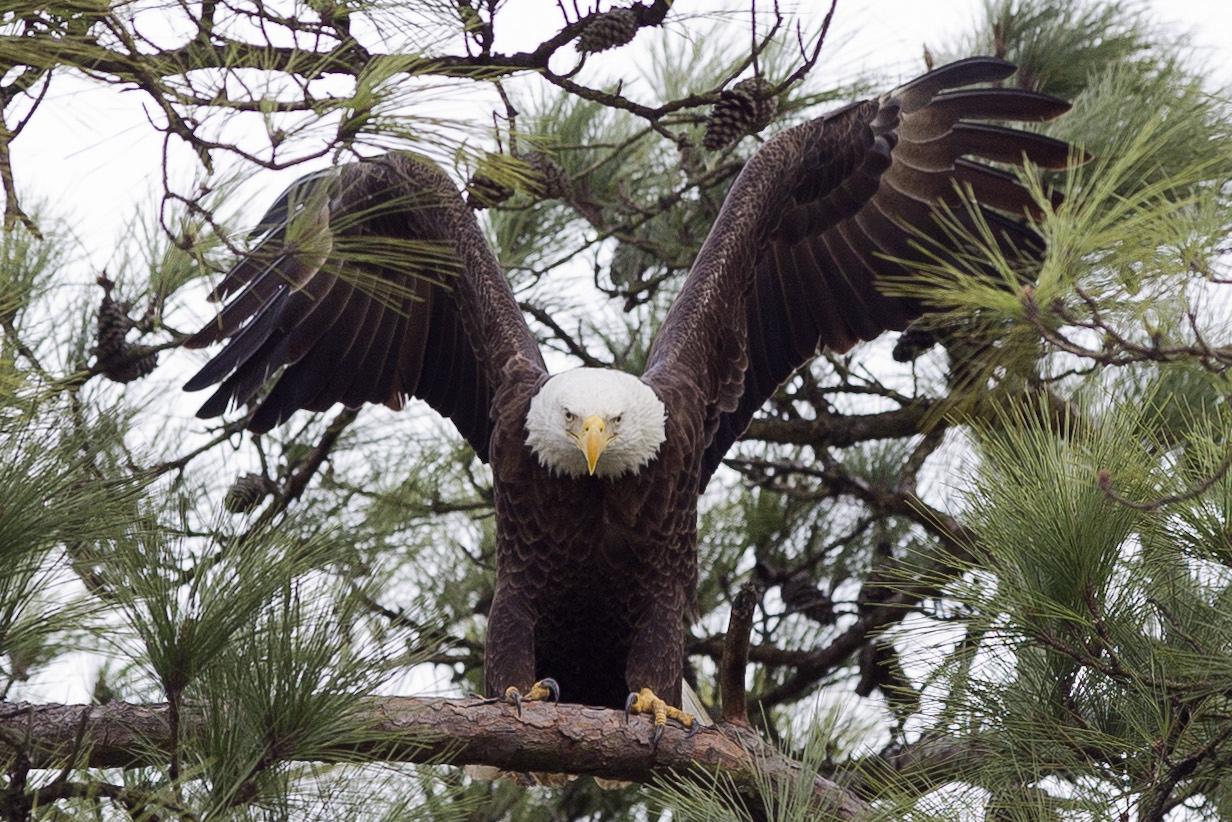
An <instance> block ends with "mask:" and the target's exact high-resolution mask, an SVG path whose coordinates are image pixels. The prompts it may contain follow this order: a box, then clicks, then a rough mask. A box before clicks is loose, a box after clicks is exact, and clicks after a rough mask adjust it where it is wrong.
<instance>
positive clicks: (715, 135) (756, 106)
mask: <svg viewBox="0 0 1232 822" xmlns="http://www.w3.org/2000/svg"><path fill="white" fill-rule="evenodd" d="M770 89H771V86H770V83H768V82H767V81H765V80H763V79H762V78H761V77H750V78H748V79H746V80H741V81H740V82H739V83H736V85H734V86H732V87H731V88H729V89H725V90H724V91H723V92H722V93H721V94H720V96H719V102H717V103H715V106H714V108H713V109H712V110H711V112H710V115H709V116H708V117H706V134H705V136H704V137H703V138H702V145H704V146H705V147H706V148H707V149H708V150H710V151H718V150H719V149H721V148H724V147H726V146H729V145H731V144H732V143H734V142H736V141H737V140H739V139H740V138H741V137H743V136H745V135H746V134H756V133H757V132H759V131H761V130H762V129H763V128H765V127H766V126H768V125H770V121H771V120H772V119H773V118H774V112H775V111H777V110H778V100H776V99H775V98H774V97H771V96H770Z"/></svg>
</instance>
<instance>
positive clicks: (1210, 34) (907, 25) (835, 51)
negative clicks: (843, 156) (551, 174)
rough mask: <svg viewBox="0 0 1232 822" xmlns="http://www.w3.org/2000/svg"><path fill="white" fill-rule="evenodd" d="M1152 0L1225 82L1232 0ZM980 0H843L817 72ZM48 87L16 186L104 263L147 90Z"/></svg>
mask: <svg viewBox="0 0 1232 822" xmlns="http://www.w3.org/2000/svg"><path fill="white" fill-rule="evenodd" d="M814 5H815V6H817V7H824V6H825V5H826V4H824V3H822V2H820V0H818V2H817V3H815V4H814V3H804V4H801V8H812V7H813V6H814ZM1150 5H1151V6H1152V7H1153V8H1154V10H1155V11H1156V14H1157V15H1158V18H1159V19H1160V21H1161V22H1165V23H1166V24H1168V25H1169V26H1170V27H1172V28H1173V29H1174V30H1175V31H1176V33H1177V34H1178V35H1182V34H1183V35H1184V36H1185V37H1186V38H1187V39H1189V40H1190V41H1191V42H1192V44H1193V46H1194V48H1195V50H1196V52H1197V55H1198V56H1199V58H1200V59H1202V60H1204V61H1206V62H1207V63H1208V65H1210V66H1211V67H1212V68H1213V69H1214V70H1215V73H1216V74H1217V75H1218V76H1219V77H1221V78H1222V80H1223V81H1224V82H1228V83H1232V43H1230V42H1229V37H1228V32H1232V3H1228V2H1212V0H1173V1H1172V2H1165V1H1164V0H1155V2H1152V3H1151V4H1150ZM761 6H769V3H768V2H763V3H762V4H761ZM981 6H982V0H927V1H926V0H876V2H868V1H867V0H865V1H863V2H862V1H861V0H839V7H838V13H837V16H836V19H835V24H834V29H833V34H832V37H831V40H830V43H829V44H828V47H827V50H826V52H825V53H824V55H823V58H822V60H821V61H820V63H819V65H818V66H817V67H816V68H815V69H814V76H815V77H816V79H817V80H818V82H819V83H821V84H825V83H826V82H827V81H834V80H840V79H842V78H843V77H846V76H849V75H850V74H851V73H852V72H853V69H856V68H860V67H868V68H876V69H878V70H886V71H887V73H890V74H895V75H897V76H900V77H901V76H907V75H911V74H914V73H916V72H917V71H918V70H919V69H920V66H921V61H920V54H921V49H922V45H923V44H924V43H929V44H931V45H933V46H934V47H936V46H937V45H940V44H944V43H947V42H952V41H953V40H954V39H955V37H956V36H957V35H959V34H960V33H962V32H963V31H966V30H969V29H970V28H971V27H972V23H973V20H974V19H975V18H976V16H977V14H978V10H979V9H980V8H981ZM732 7H733V4H732V3H726V2H715V0H677V2H676V4H675V7H674V9H673V11H672V15H673V16H681V15H697V14H706V13H710V12H714V11H716V10H720V9H722V8H729V9H730V8H732ZM736 7H737V8H740V7H742V6H741V5H739V4H736ZM499 20H500V22H501V24H502V28H500V29H498V33H500V34H501V35H502V36H501V37H500V42H498V45H500V46H501V47H503V48H505V49H510V48H520V47H525V46H528V45H533V44H535V43H537V42H539V41H540V40H542V39H543V38H544V37H546V36H548V35H550V34H551V33H552V32H553V31H555V30H556V28H557V27H558V26H559V21H560V16H559V12H558V11H557V7H556V4H555V2H554V0H509V2H508V3H507V4H506V11H505V12H504V13H503V15H502V17H500V18H499ZM741 24H742V23H741V22H739V21H738V20H733V22H732V23H731V25H733V26H736V25H741ZM626 53H628V56H629V57H630V58H631V59H633V58H635V57H636V53H637V45H636V44H634V45H633V46H629V47H626V48H625V50H624V51H622V52H617V53H616V54H617V55H621V56H623V55H625V54H626ZM49 97H50V99H49V100H48V101H47V103H46V104H45V105H44V106H43V107H42V109H41V110H40V111H39V112H38V113H37V115H36V117H35V118H34V119H33V121H32V122H31V123H30V125H29V127H28V128H27V130H26V131H25V132H24V133H23V134H22V135H21V136H20V138H19V139H18V140H17V141H16V142H15V144H14V147H13V157H14V165H15V173H16V177H17V181H18V184H19V186H20V191H21V192H22V193H23V196H24V197H25V198H26V200H27V202H34V201H37V200H43V201H45V202H47V203H48V204H49V205H50V207H51V211H52V212H53V213H54V214H57V215H61V216H65V217H67V218H69V219H70V220H71V221H72V223H73V225H74V226H75V227H76V230H77V232H78V234H79V236H80V237H81V239H82V242H83V245H84V248H85V250H86V252H87V254H88V255H89V257H90V259H91V262H92V263H93V264H94V265H96V266H98V265H105V264H106V263H107V261H108V257H109V256H111V254H112V252H113V250H114V249H115V248H116V243H117V238H118V237H120V236H122V234H123V232H124V226H125V224H126V222H127V221H128V220H129V219H130V218H131V215H132V213H133V211H134V209H135V207H136V206H137V205H138V204H139V203H148V202H150V201H151V198H152V196H153V193H154V192H157V191H158V190H159V185H160V184H159V174H160V157H161V152H160V139H159V136H158V135H157V134H155V133H154V132H153V131H152V129H151V128H150V127H149V125H148V123H147V121H146V119H145V116H144V114H143V113H142V109H141V105H142V103H143V102H144V100H143V98H142V95H141V94H139V93H137V92H128V93H124V94H120V93H117V92H115V91H113V90H111V89H98V88H94V89H91V88H90V87H89V86H87V85H86V84H85V83H83V82H79V81H77V82H75V81H73V80H72V79H70V78H62V79H61V80H60V81H58V82H56V83H54V84H53V86H52V90H51V93H50V95H49ZM181 172H182V173H183V174H188V173H189V170H188V169H187V168H185V169H181ZM258 182H260V178H259V179H258ZM280 182H281V181H275V180H270V182H269V184H268V186H264V185H259V186H257V190H255V191H253V192H252V197H253V200H254V207H262V206H264V205H265V204H267V203H268V202H269V200H271V199H272V198H273V197H274V195H275V194H276V190H275V189H276V188H277V187H278V186H279V185H280ZM265 188H268V191H266V190H264V189H265Z"/></svg>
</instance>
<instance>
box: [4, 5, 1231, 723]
mask: <svg viewBox="0 0 1232 822" xmlns="http://www.w3.org/2000/svg"><path fill="white" fill-rule="evenodd" d="M405 2H408V3H411V2H415V0H405ZM587 4H588V3H587ZM816 5H817V6H822V3H821V2H820V0H818V2H817V3H816ZM762 6H769V0H763V2H761V3H759V7H762ZM981 6H982V0H879V1H878V2H859V0H839V11H838V15H837V17H836V19H835V25H834V28H833V30H832V35H831V39H830V41H829V43H828V44H827V48H826V50H825V52H823V57H822V59H821V61H820V63H819V64H818V65H817V66H816V68H815V69H814V76H815V78H816V80H817V83H818V85H823V86H824V85H827V84H833V83H837V82H840V81H842V80H844V79H846V78H849V77H850V76H851V75H852V74H854V73H855V72H857V71H858V70H860V69H862V68H868V69H875V70H878V71H880V72H883V73H885V74H886V75H888V76H891V77H898V78H906V77H908V76H911V75H914V74H916V73H918V72H919V71H920V70H921V68H922V61H921V52H922V46H923V45H924V44H925V43H928V44H930V45H931V46H933V47H939V46H942V45H944V44H948V43H952V42H953V41H954V40H955V39H956V38H957V37H958V36H960V35H961V34H962V33H963V32H965V31H968V30H970V29H971V28H972V27H973V24H974V21H975V19H976V18H977V16H978V10H979V9H980V7H981ZM1152 6H1153V7H1154V9H1155V11H1156V14H1157V15H1158V18H1159V20H1160V21H1161V22H1162V23H1165V24H1167V25H1168V26H1169V27H1170V28H1171V29H1172V30H1173V31H1174V32H1175V33H1176V34H1177V35H1178V36H1182V35H1183V36H1185V37H1187V38H1188V39H1189V40H1190V42H1191V43H1192V45H1193V47H1194V49H1195V52H1196V57H1197V58H1198V59H1199V60H1201V61H1203V62H1205V63H1206V64H1207V65H1209V66H1210V67H1211V68H1212V70H1213V74H1214V75H1215V76H1216V77H1218V78H1219V80H1220V81H1221V82H1224V83H1229V84H1232V44H1230V43H1229V42H1228V40H1229V38H1228V32H1232V2H1219V3H1215V2H1211V0H1205V2H1204V1H1203V0H1176V1H1175V2H1162V1H1161V0H1157V1H1156V2H1154V3H1153V4H1152ZM732 7H733V4H732V3H726V2H716V0H677V2H676V4H675V7H674V9H673V11H672V15H673V16H683V15H699V14H708V13H711V12H714V11H717V10H720V9H722V8H728V9H730V8H732ZM736 7H737V8H740V7H741V6H736ZM810 7H811V6H810ZM500 20H501V21H502V22H503V24H504V26H505V27H504V28H503V29H501V30H500V31H501V32H503V35H504V37H503V38H502V40H501V41H500V42H499V43H498V45H500V46H501V48H503V49H506V50H510V49H518V48H525V47H529V46H533V45H534V44H536V43H538V42H540V41H541V40H542V39H543V38H545V37H547V36H549V35H550V34H551V33H553V32H554V31H555V30H556V29H557V28H558V27H559V25H560V17H559V12H558V11H557V7H556V4H555V2H554V0H509V2H508V3H507V4H506V12H505V13H504V16H503V17H502V18H500ZM731 25H732V26H738V25H743V23H742V21H741V20H740V19H736V20H733V21H732V23H731ZM637 54H638V46H637V44H634V45H633V46H629V47H626V49H624V50H623V51H621V52H618V53H617V54H616V55H614V56H613V57H611V58H607V59H610V60H613V61H618V60H620V59H636V55H637ZM616 65H619V63H618V62H616ZM143 102H144V98H143V96H142V95H141V94H139V93H137V92H127V93H118V92H116V91H114V90H112V89H109V88H98V87H97V86H91V85H89V84H87V83H85V82H83V81H79V80H73V79H72V78H59V79H58V80H57V82H55V83H53V86H52V89H51V93H50V95H49V98H48V100H47V101H46V103H45V105H44V106H43V107H42V108H41V109H40V110H39V111H38V113H37V114H36V116H35V118H34V119H33V120H32V121H31V123H30V125H29V127H28V128H27V130H26V131H25V132H24V133H23V134H22V135H21V136H20V137H19V138H18V140H17V141H16V142H15V144H14V146H13V160H14V166H15V169H14V170H15V173H16V177H17V182H18V185H19V190H20V191H21V192H22V195H23V197H24V200H25V203H26V205H27V206H30V205H33V204H34V203H36V202H38V201H43V202H45V203H46V204H47V211H48V212H49V213H50V214H51V215H54V216H56V217H64V218H67V219H69V220H70V221H71V224H72V225H73V227H74V230H75V232H76V234H77V236H78V238H79V239H80V241H81V248H82V255H81V256H79V257H78V258H77V272H76V274H77V275H78V277H79V279H80V281H81V282H83V283H88V282H89V277H90V276H92V274H93V273H94V272H96V271H97V270H98V269H99V268H101V267H104V266H107V265H108V263H109V262H111V263H114V260H112V258H113V256H114V254H115V249H116V248H117V246H118V245H119V244H120V242H121V240H122V238H123V237H124V236H125V233H126V225H127V224H128V223H129V221H130V220H131V219H132V218H133V215H134V214H135V212H136V211H137V209H138V208H139V207H140V206H145V205H149V204H150V203H152V202H155V201H156V197H157V193H158V192H159V191H160V190H161V182H160V175H161V139H160V136H159V135H158V134H157V133H155V132H154V131H153V130H152V129H151V128H150V126H149V124H148V122H147V121H146V118H145V116H144V114H143V112H142V108H141V106H142V103H143ZM176 171H177V173H178V175H179V179H181V180H182V179H184V178H185V177H187V176H188V175H189V174H191V168H189V167H188V166H185V167H184V168H180V169H177V170H176ZM283 182H284V181H280V180H275V179H273V178H272V177H270V176H268V175H264V176H257V177H255V178H254V180H253V182H252V184H251V185H250V186H249V187H248V189H247V192H248V195H249V196H251V199H252V203H251V204H244V205H247V206H248V211H247V215H248V217H249V218H250V219H252V218H255V217H256V216H257V212H256V209H258V208H264V207H265V206H266V205H268V203H269V202H270V201H271V200H272V199H273V197H274V196H275V195H276V193H277V191H278V189H279V188H280V186H281V184H282V183H283ZM113 272H114V268H113ZM205 311H206V308H205V306H204V305H202V313H203V314H204V312H205ZM198 400H199V397H198V398H191V399H190V398H180V402H179V403H178V404H182V405H183V406H184V407H183V413H184V414H185V415H186V416H187V415H188V414H191V412H192V409H193V408H195V405H196V403H197V402H198ZM163 403H164V405H168V407H169V401H168V400H167V399H164V400H163ZM88 680H89V677H87V676H84V675H82V673H81V672H80V671H79V670H72V669H71V668H62V669H60V670H58V671H57V672H54V673H52V674H51V675H50V676H49V677H48V679H47V681H46V687H45V692H46V694H47V696H48V698H54V699H63V700H70V701H71V700H73V699H81V698H83V697H84V696H85V695H86V694H85V689H86V688H87V687H88V685H89V681H88ZM413 690H420V691H422V690H426V689H425V688H423V687H419V688H415V689H413Z"/></svg>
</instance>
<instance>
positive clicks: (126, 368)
mask: <svg viewBox="0 0 1232 822" xmlns="http://www.w3.org/2000/svg"><path fill="white" fill-rule="evenodd" d="M99 365H100V366H101V368H100V370H101V371H102V373H103V376H104V377H106V378H107V379H109V380H112V381H113V382H118V383H129V382H132V381H133V380H139V379H141V378H142V377H144V376H147V375H148V374H149V373H150V372H151V371H153V370H154V369H155V368H156V367H157V366H158V352H157V351H155V350H154V349H153V348H151V347H150V346H148V345H128V344H127V343H125V344H124V345H123V347H122V348H121V349H120V350H119V351H118V352H116V353H114V354H112V355H111V356H109V357H106V358H103V357H101V356H100V357H99Z"/></svg>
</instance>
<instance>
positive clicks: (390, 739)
mask: <svg viewBox="0 0 1232 822" xmlns="http://www.w3.org/2000/svg"><path fill="white" fill-rule="evenodd" d="M87 711H88V712H89V715H88V717H86V718H85V719H86V721H85V722H84V723H83V714H85V713H86V712H87ZM202 724H203V717H202V716H201V714H200V713H199V712H197V711H195V710H194V709H192V708H190V707H188V706H185V709H184V713H183V715H182V716H181V725H182V732H183V733H184V734H185V738H191V735H192V734H193V733H194V732H195V731H197V730H198V729H200V727H201V725H202ZM363 725H364V726H365V727H366V729H367V733H368V736H367V738H368V739H370V740H371V741H370V742H368V743H361V744H359V745H356V744H354V743H353V742H348V743H347V744H346V745H345V746H340V747H339V749H338V750H337V751H336V752H325V753H319V754H317V755H316V756H317V758H318V759H321V760H334V761H339V762H355V761H356V759H357V754H364V755H367V756H370V757H372V758H373V759H374V760H376V759H380V760H384V761H401V762H415V763H436V764H439V763H445V764H449V765H491V766H494V767H497V768H500V769H502V770H507V771H519V772H525V771H549V772H556V773H571V774H586V775H593V776H601V777H607V778H611V779H624V780H632V781H635V782H647V781H650V780H651V779H653V778H656V777H658V778H671V779H679V778H681V776H686V775H689V774H692V775H701V774H705V773H715V772H718V771H722V772H723V773H724V774H725V775H726V776H727V777H729V778H730V779H731V780H732V782H733V783H734V784H735V785H736V786H737V787H738V788H740V789H741V790H742V791H744V792H747V793H749V794H751V795H752V794H755V792H756V780H757V775H758V773H759V772H760V773H761V774H763V775H764V776H766V777H769V778H770V780H771V781H789V780H795V779H799V778H801V777H802V776H803V777H804V778H808V777H807V774H804V773H803V772H802V771H801V770H800V768H799V766H798V765H797V764H796V763H795V762H793V761H791V760H789V759H786V758H785V757H783V756H782V755H780V754H778V753H777V752H775V751H774V750H773V749H770V748H767V747H766V746H764V745H763V744H762V743H761V742H760V740H759V739H758V737H757V736H756V735H755V734H752V733H751V732H749V731H747V730H742V729H740V728H736V727H734V726H719V727H718V728H704V729H702V730H701V731H699V732H698V733H697V734H696V735H695V736H693V737H688V736H686V733H685V731H683V730H679V729H669V731H668V732H667V733H666V734H665V735H664V736H663V738H662V739H661V740H660V742H659V745H658V747H657V748H655V747H654V746H653V745H652V744H651V733H652V724H651V723H650V722H649V721H648V720H642V719H635V720H634V721H633V722H631V723H629V724H626V723H625V721H624V718H623V715H622V713H621V712H620V711H615V710H610V709H608V708H591V707H586V706H582V705H568V704H561V705H553V704H547V703H528V704H526V705H524V706H523V709H522V715H521V716H520V717H519V716H518V715H517V714H516V713H515V712H514V710H513V708H512V707H510V706H508V705H502V704H488V703H485V702H483V701H481V700H476V699H432V698H420V697H373V698H370V699H368V700H367V702H366V715H365V716H364V721H363ZM83 727H84V729H85V731H84V734H83V733H82V729H83ZM170 746H171V739H170V733H169V720H168V706H167V704H166V703H158V704H132V703H125V702H111V703H108V704H106V705H62V704H45V705H32V704H26V703H20V704H8V703H5V704H2V705H0V755H2V756H5V757H12V756H17V755H20V754H22V753H23V752H24V755H25V756H27V757H28V758H29V761H30V764H31V766H32V767H35V768H49V767H58V766H61V765H63V763H64V762H65V761H73V760H74V759H75V758H76V761H79V762H80V763H81V764H82V765H83V766H88V767H93V768H124V767H136V766H142V765H145V764H150V763H151V758H152V757H153V758H157V757H158V756H160V755H161V756H165V755H166V751H168V750H169V749H170ZM154 761H157V760H156V759H155V760H154ZM813 792H814V799H815V802H816V805H817V808H818V809H819V810H821V809H823V808H824V809H825V812H826V813H828V814H830V815H832V816H833V818H837V819H852V818H855V817H856V816H857V815H859V814H860V813H862V812H863V811H864V810H865V809H866V806H865V803H864V801H863V800H861V799H858V798H857V797H856V796H855V795H854V794H852V793H851V792H849V791H847V790H846V789H844V788H842V787H840V786H839V785H838V784H836V783H834V782H832V781H830V780H829V779H826V778H824V777H820V776H818V777H814V778H813Z"/></svg>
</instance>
